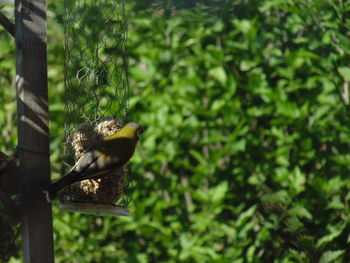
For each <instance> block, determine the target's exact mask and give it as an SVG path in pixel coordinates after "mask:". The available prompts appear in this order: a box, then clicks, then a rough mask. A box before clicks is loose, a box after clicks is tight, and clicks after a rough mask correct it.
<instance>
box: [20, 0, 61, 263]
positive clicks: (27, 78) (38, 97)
mask: <svg viewBox="0 0 350 263" xmlns="http://www.w3.org/2000/svg"><path fill="white" fill-rule="evenodd" d="M15 19H16V25H15V34H16V71H17V74H16V86H17V111H18V149H19V161H20V180H21V182H20V183H21V186H22V191H21V202H22V209H21V211H22V235H23V257H24V262H26V263H34V262H35V263H51V262H54V256H53V237H52V214H51V205H50V204H49V203H48V202H47V201H46V200H45V196H44V194H43V193H42V189H43V187H44V186H45V185H47V184H48V183H49V181H50V156H49V128H48V102H47V100H48V94H47V92H48V91H47V54H46V41H47V40H46V38H47V37H46V0H15Z"/></svg>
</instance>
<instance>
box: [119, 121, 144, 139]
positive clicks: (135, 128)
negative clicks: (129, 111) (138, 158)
mask: <svg viewBox="0 0 350 263" xmlns="http://www.w3.org/2000/svg"><path fill="white" fill-rule="evenodd" d="M121 132H122V133H125V134H127V135H128V136H129V137H136V138H137V139H140V135H141V134H142V133H143V127H142V126H141V124H140V123H137V122H129V123H127V124H126V125H125V126H124V127H123V128H122V129H121Z"/></svg>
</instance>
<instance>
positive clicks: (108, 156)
mask: <svg viewBox="0 0 350 263" xmlns="http://www.w3.org/2000/svg"><path fill="white" fill-rule="evenodd" d="M142 132H143V128H142V126H141V125H140V124H139V123H137V122H129V123H128V124H126V125H125V126H124V127H123V128H122V129H121V130H120V131H118V132H117V133H115V134H112V135H109V136H106V137H104V138H103V139H102V140H101V141H99V142H97V143H95V144H93V145H91V146H90V147H89V149H88V150H87V151H86V152H85V153H84V155H83V156H82V157H81V158H80V159H79V160H78V161H77V163H76V164H75V165H74V166H73V168H72V169H71V170H70V171H69V172H68V173H67V174H66V175H65V176H63V177H62V178H61V179H59V180H58V181H56V182H54V183H53V184H51V185H50V186H49V187H48V188H47V189H46V190H45V191H44V192H45V194H46V199H47V200H48V201H49V202H50V201H51V200H52V199H53V198H54V197H55V195H56V193H57V192H58V191H60V190H61V189H62V188H64V187H66V186H68V185H70V184H72V183H75V182H78V181H82V180H85V179H94V178H100V177H103V176H105V175H108V174H110V173H112V172H114V171H116V170H117V169H118V168H120V167H122V166H123V165H124V164H126V163H127V162H128V161H129V160H130V158H131V157H132V155H133V154H134V152H135V148H136V145H137V142H138V140H139V138H140V134H141V133H142Z"/></svg>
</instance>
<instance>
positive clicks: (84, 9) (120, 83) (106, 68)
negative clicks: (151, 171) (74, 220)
mask: <svg viewBox="0 0 350 263" xmlns="http://www.w3.org/2000/svg"><path fill="white" fill-rule="evenodd" d="M126 42H127V23H126V17H125V7H124V2H123V1H122V0H65V67H64V68H65V100H66V104H65V136H66V138H67V140H66V146H65V164H66V165H67V168H71V167H72V166H73V165H74V163H75V161H77V160H78V159H79V158H80V156H81V155H82V154H83V153H84V152H85V150H86V149H87V148H88V146H89V145H91V144H93V143H95V142H97V141H98V140H100V139H101V138H102V137H104V136H107V135H110V134H113V133H115V132H117V131H118V130H119V129H120V128H121V124H120V122H119V120H124V119H125V117H126V113H127V106H128V104H127V103H128V94H129V89H128V78H127V64H128V61H127V46H126ZM108 115H113V116H117V118H118V119H116V118H113V117H107V118H103V116H108ZM73 156H74V157H75V158H73ZM67 170H68V169H67ZM129 182H130V181H129V180H128V179H127V177H126V168H122V169H120V170H119V171H117V172H116V173H114V174H111V175H109V176H107V177H105V178H101V179H96V180H85V181H82V182H80V183H76V184H73V185H72V186H71V187H68V188H67V189H66V190H65V191H64V194H63V195H62V198H61V202H62V205H61V207H62V209H65V210H75V211H77V210H78V211H81V212H92V213H101V212H102V213H107V214H109V213H110V212H111V211H110V210H111V209H112V210H113V209H116V206H115V204H117V205H119V206H120V207H126V206H127V204H128V202H129V200H130V195H131V188H130V184H129ZM87 204H90V208H91V210H92V211H87V210H89V206H88V205H87ZM96 208H97V210H98V212H96ZM94 211H95V212H94ZM119 212H120V211H119ZM112 213H113V211H112ZM120 213H121V214H125V213H127V210H125V209H124V211H121V212H120Z"/></svg>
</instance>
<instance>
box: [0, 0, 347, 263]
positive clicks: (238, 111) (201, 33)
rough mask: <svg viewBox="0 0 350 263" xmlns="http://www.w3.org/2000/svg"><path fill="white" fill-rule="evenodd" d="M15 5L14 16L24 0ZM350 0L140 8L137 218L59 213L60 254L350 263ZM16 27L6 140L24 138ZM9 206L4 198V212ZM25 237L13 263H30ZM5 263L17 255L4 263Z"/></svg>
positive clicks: (57, 140) (60, 12)
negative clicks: (25, 262)
mask: <svg viewBox="0 0 350 263" xmlns="http://www.w3.org/2000/svg"><path fill="white" fill-rule="evenodd" d="M1 11H2V12H4V13H6V14H7V15H8V16H10V17H11V18H12V19H13V14H12V6H9V5H3V6H1ZM47 15H48V77H49V103H50V135H51V146H50V147H51V169H52V178H53V179H54V178H58V177H59V176H60V175H61V174H62V173H63V170H64V167H63V158H64V142H65V138H64V130H63V128H62V127H63V126H64V107H65V104H64V103H65V101H64V70H63V65H64V49H63V42H64V25H63V18H64V4H63V1H48V13H47ZM349 17H350V2H349V1H343V0H326V1H325V0H314V1H307V0H289V1H281V0H250V1H248V0H235V1H233V0H212V1H205V0H197V1H194V0H193V1H175V0H167V1H157V0H150V1H141V0H133V1H127V3H126V18H127V21H128V43H127V44H128V56H129V69H128V70H129V76H128V78H129V86H130V95H129V108H128V115H127V116H128V119H129V120H135V121H139V122H140V123H142V124H143V125H144V126H145V127H146V131H145V133H144V134H143V136H142V139H141V145H140V146H139V148H138V150H137V153H136V155H135V156H134V158H133V159H132V161H131V163H130V165H129V173H130V174H131V176H132V179H133V181H134V193H133V197H132V200H131V202H130V204H129V207H128V209H130V212H131V216H129V217H119V218H114V217H96V216H92V215H84V214H79V213H69V212H64V211H60V210H59V209H58V207H57V206H54V207H53V218H54V221H53V225H54V239H55V259H56V262H72V263H80V262H125V263H136V262H137V263H147V262H157V263H159V262H164V263H171V262H174V263H175V262H189V263H192V262H198V263H205V262H218V263H232V262H237V263H239V262H322V263H326V262H350V249H349V247H350V218H349V212H350V208H349V201H350V193H349V190H350V175H349V167H350V152H349V149H350V148H349V146H350V141H349V136H350V121H349V116H350V115H349V114H350V108H349V98H350V97H349V82H350V64H349V61H350V30H349V29H350V19H349ZM14 79H15V46H14V40H13V39H12V38H11V36H10V35H9V34H7V33H6V32H5V31H4V29H3V28H2V27H0V127H1V129H0V133H1V136H0V147H1V151H3V152H5V153H10V152H11V151H12V148H13V146H15V145H16V138H17V130H16V128H15V127H16V118H17V116H16V103H15V88H14V85H15V81H14ZM0 209H1V207H0ZM20 242H21V241H20V238H18V239H17V241H16V244H15V245H14V246H13V249H12V250H11V254H8V255H6V256H7V257H5V258H6V259H3V260H5V261H4V262H11V263H16V262H22V260H21V251H20ZM0 261H1V260H0Z"/></svg>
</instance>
